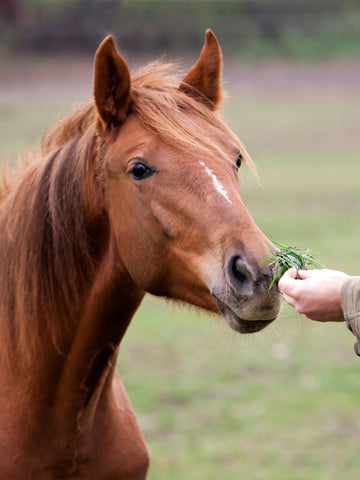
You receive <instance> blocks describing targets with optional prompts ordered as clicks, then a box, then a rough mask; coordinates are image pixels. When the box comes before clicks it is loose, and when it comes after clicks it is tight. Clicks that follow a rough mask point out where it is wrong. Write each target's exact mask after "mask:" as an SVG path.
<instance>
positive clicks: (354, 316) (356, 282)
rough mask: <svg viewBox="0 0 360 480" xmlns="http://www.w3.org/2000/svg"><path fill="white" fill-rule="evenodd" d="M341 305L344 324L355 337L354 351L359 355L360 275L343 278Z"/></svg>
mask: <svg viewBox="0 0 360 480" xmlns="http://www.w3.org/2000/svg"><path fill="white" fill-rule="evenodd" d="M341 307H342V310H343V312H344V317H345V320H346V325H347V326H348V329H349V330H350V331H351V332H352V333H353V334H354V335H355V337H356V339H357V341H356V343H355V345H354V350H355V353H356V355H358V356H360V277H350V278H348V279H347V280H345V282H344V284H343V286H342V289H341Z"/></svg>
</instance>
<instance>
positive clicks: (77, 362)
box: [55, 262, 144, 429]
mask: <svg viewBox="0 0 360 480" xmlns="http://www.w3.org/2000/svg"><path fill="white" fill-rule="evenodd" d="M108 270H109V269H108V266H107V265H106V262H105V264H104V265H103V267H102V268H101V269H100V272H99V273H98V275H97V278H96V280H95V282H94V284H93V287H92V290H91V292H90V294H89V297H88V301H87V302H86V305H85V308H84V311H83V314H82V316H81V319H80V321H79V324H78V327H77V330H76V332H75V335H74V338H73V341H72V343H71V347H70V350H69V353H68V355H67V358H66V361H65V364H64V368H63V369H62V372H61V377H60V380H59V383H58V387H57V390H56V395H55V409H56V414H57V416H58V418H62V426H63V427H64V426H65V424H67V425H68V428H69V429H72V428H73V426H74V424H75V423H76V422H78V421H79V419H81V421H82V422H84V423H86V422H91V419H92V417H93V415H94V414H95V412H96V407H97V405H98V402H99V399H100V397H101V395H102V394H103V392H104V389H106V388H107V387H110V386H111V383H112V378H113V373H114V369H115V367H116V359H117V353H118V347H119V344H120V341H121V339H122V337H123V336H124V334H125V331H126V329H127V327H128V325H129V323H130V320H131V318H132V316H133V314H134V313H135V310H136V309H137V307H138V306H139V304H140V302H141V300H142V298H143V295H144V293H143V291H142V290H140V289H138V288H137V287H135V286H134V284H133V282H132V281H131V280H130V278H129V277H128V276H127V275H126V274H124V273H123V274H119V273H117V274H115V275H114V274H113V273H111V272H109V271H108Z"/></svg>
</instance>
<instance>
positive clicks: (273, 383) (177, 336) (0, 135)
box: [0, 0, 360, 480]
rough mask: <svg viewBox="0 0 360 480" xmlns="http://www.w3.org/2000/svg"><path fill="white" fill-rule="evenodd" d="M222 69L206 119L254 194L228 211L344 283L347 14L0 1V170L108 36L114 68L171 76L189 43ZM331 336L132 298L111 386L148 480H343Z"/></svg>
mask: <svg viewBox="0 0 360 480" xmlns="http://www.w3.org/2000/svg"><path fill="white" fill-rule="evenodd" d="M209 27H210V28H212V29H213V31H214V32H215V34H216V35H217V37H218V40H219V42H220V44H221V46H222V50H223V55H224V74H223V78H224V86H225V89H226V90H227V93H228V97H229V98H228V100H227V102H225V104H224V108H223V110H222V115H223V116H224V118H225V120H226V121H227V123H228V124H229V125H230V126H231V128H232V129H233V130H234V131H235V132H236V133H237V134H238V135H239V137H240V138H241V139H242V140H243V141H244V142H245V144H246V145H247V148H248V150H249V151H250V153H251V155H252V157H253V160H254V161H255V163H256V164H257V166H258V169H259V173H260V179H261V183H260V184H259V183H257V182H256V180H255V179H254V178H253V177H252V176H251V174H250V173H249V172H248V171H247V170H246V167H244V168H242V169H241V171H240V174H239V180H240V185H241V189H242V193H243V198H244V201H245V203H246V205H247V206H248V208H249V210H250V212H251V213H252V215H253V217H254V218H255V220H256V222H257V224H258V225H259V226H260V228H261V229H262V230H263V231H264V232H265V234H266V235H267V236H268V237H269V238H270V239H271V240H275V241H279V242H282V243H285V244H289V245H293V246H297V247H303V248H310V250H311V252H312V253H313V254H314V255H315V256H316V258H318V259H319V260H320V261H322V262H323V263H325V264H326V265H327V266H328V267H329V268H335V269H340V270H344V271H346V272H348V273H350V274H353V275H359V274H360V255H359V251H360V222H359V216H360V213H359V212H360V134H359V120H360V113H359V112H360V6H359V2H358V1H357V0H343V1H335V0H317V1H314V0H312V1H310V0H238V1H220V0H219V1H215V0H214V1H210V0H207V1H200V0H198V1H196V0H192V1H191V2H188V1H171V0H167V1H137V0H128V1H120V0H118V1H115V0H103V1H100V0H72V1H70V0H62V1H61V2H59V1H55V0H0V56H1V63H0V158H1V160H7V161H8V162H9V163H11V162H15V161H16V159H17V158H18V156H19V155H20V154H21V152H22V151H24V149H26V148H28V147H30V146H31V147H32V148H36V147H37V145H38V142H39V138H40V136H41V134H42V133H43V131H44V130H45V129H46V128H47V126H48V125H49V124H50V123H51V122H53V121H54V120H56V119H58V118H60V117H61V116H63V115H65V114H66V113H67V112H69V110H71V109H73V108H75V107H76V106H77V105H78V104H79V103H81V102H82V101H84V100H86V99H88V98H89V97H90V96H91V91H92V62H93V56H94V53H95V50H96V48H97V45H98V44H99V42H100V41H101V40H102V38H103V37H104V36H105V35H106V34H108V33H113V35H114V36H115V38H116V40H117V45H118V47H119V50H120V51H121V52H122V54H123V55H124V56H125V58H126V59H127V61H128V62H129V64H130V65H131V66H132V67H135V66H136V65H138V64H142V63H143V62H144V61H148V60H152V59H153V58H155V57H158V56H163V55H165V56H166V58H168V59H171V60H174V59H175V60H179V65H180V67H179V68H180V70H181V71H183V72H186V69H187V68H189V67H190V66H191V65H192V64H193V63H194V62H195V61H196V60H197V58H198V55H199V53H200V50H201V48H202V44H203V40H204V31H205V29H206V28H209ZM353 343H354V338H353V337H352V335H351V333H350V332H348V331H347V329H346V327H345V325H342V324H340V325H330V324H329V325H328V324H324V325H320V324H315V323H314V322H310V321H309V320H307V319H306V318H305V317H300V316H299V315H298V314H296V312H294V311H293V310H291V309H290V308H288V307H286V306H284V307H283V310H282V313H281V316H280V318H279V320H277V321H276V322H274V325H273V326H271V327H270V328H268V329H266V330H265V331H263V332H260V333H258V334H256V335H253V336H250V337H248V336H246V337H244V336H239V335H236V334H234V333H233V332H232V331H230V330H229V329H228V328H227V326H226V325H224V322H223V321H222V320H221V319H218V318H215V317H209V316H208V315H206V314H204V313H201V312H200V313H199V312H194V311H192V310H191V309H190V310H189V309H187V308H184V307H181V306H173V305H171V304H167V303H165V302H164V301H163V300H161V299H155V298H152V297H148V298H147V299H146V301H145V302H144V303H143V305H142V307H141V308H140V310H139V311H138V313H137V315H136V317H135V318H134V319H133V321H132V324H131V326H130V328H129V331H128V333H127V335H126V337H125V339H124V341H123V343H122V346H121V350H120V356H119V371H120V374H121V376H122V378H123V381H124V383H125V386H126V388H127V390H128V393H129V395H130V397H131V400H132V402H133V405H134V408H135V410H136V413H137V416H138V420H139V423H140V426H141V429H142V431H143V432H144V435H145V437H146V440H147V444H148V447H149V450H150V454H151V468H150V472H149V479H150V480H155V479H156V480H180V479H184V478H191V479H192V480H205V479H206V480H209V479H219V480H220V479H221V480H237V479H240V478H245V477H246V478H249V479H251V480H274V479H277V480H289V479H292V480H297V479H299V480H300V479H301V480H304V479H306V480H315V479H316V480H320V479H321V480H322V479H324V480H325V479H326V480H331V479H339V478H344V479H347V480H348V479H349V480H352V479H357V478H358V472H359V469H360V455H359V445H360V386H359V384H360V382H359V372H360V359H358V358H357V357H356V356H355V354H354V353H353Z"/></svg>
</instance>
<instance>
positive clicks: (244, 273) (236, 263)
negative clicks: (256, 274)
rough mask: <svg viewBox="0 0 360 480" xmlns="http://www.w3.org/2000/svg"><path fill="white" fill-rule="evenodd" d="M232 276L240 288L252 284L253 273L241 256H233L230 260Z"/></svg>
mask: <svg viewBox="0 0 360 480" xmlns="http://www.w3.org/2000/svg"><path fill="white" fill-rule="evenodd" d="M230 278H231V280H232V282H233V283H234V284H235V285H236V286H238V287H240V288H249V287H250V286H251V274H250V272H249V269H248V267H247V265H246V263H245V262H244V260H242V258H241V257H239V256H236V257H233V259H232V260H231V262H230Z"/></svg>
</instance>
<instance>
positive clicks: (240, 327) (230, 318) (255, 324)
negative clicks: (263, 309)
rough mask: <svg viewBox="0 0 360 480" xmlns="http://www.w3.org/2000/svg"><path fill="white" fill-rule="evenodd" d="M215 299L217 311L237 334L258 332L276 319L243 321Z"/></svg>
mask: <svg viewBox="0 0 360 480" xmlns="http://www.w3.org/2000/svg"><path fill="white" fill-rule="evenodd" d="M215 299H216V303H217V305H218V308H219V311H220V313H221V315H222V316H223V318H224V320H225V321H226V323H227V324H228V325H229V327H230V328H232V329H233V330H235V331H236V332H238V333H242V334H248V333H256V332H259V331H260V330H262V329H264V328H265V327H267V326H268V325H270V323H271V322H273V321H274V320H275V318H276V317H274V318H271V319H269V320H245V319H243V318H241V317H240V316H239V315H238V314H237V313H236V312H235V311H234V310H232V309H231V308H230V307H229V306H228V305H226V304H225V303H224V302H222V301H221V300H220V299H219V298H217V297H215Z"/></svg>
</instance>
